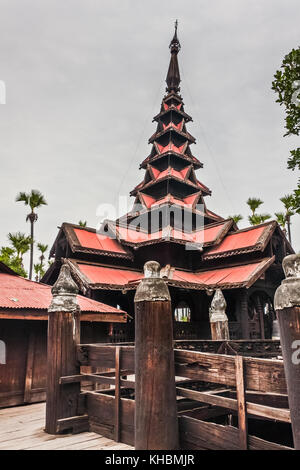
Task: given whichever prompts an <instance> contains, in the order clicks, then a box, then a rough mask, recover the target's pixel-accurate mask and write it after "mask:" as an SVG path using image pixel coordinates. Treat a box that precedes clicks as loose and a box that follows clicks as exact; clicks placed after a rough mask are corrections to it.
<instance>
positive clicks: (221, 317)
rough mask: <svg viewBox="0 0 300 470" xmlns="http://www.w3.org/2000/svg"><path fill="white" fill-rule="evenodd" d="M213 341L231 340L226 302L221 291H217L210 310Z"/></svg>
mask: <svg viewBox="0 0 300 470" xmlns="http://www.w3.org/2000/svg"><path fill="white" fill-rule="evenodd" d="M209 321H210V329H211V339H218V340H220V339H230V336H229V328H228V318H227V315H226V300H225V297H224V295H223V293H222V291H221V289H216V291H215V294H214V296H213V299H212V301H211V306H210V309H209Z"/></svg>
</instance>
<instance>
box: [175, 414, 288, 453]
mask: <svg viewBox="0 0 300 470" xmlns="http://www.w3.org/2000/svg"><path fill="white" fill-rule="evenodd" d="M178 420H179V431H180V440H181V448H182V449H189V450H192V449H195V450H197V449H199V450H240V440H239V432H238V429H236V428H233V427H232V426H222V425H220V424H215V423H207V422H205V421H200V420H198V419H195V418H191V417H190V416H180V417H179V419H178ZM248 440H249V449H250V450H293V449H291V448H289V447H286V446H283V445H281V444H276V443H274V442H268V441H265V440H263V439H260V438H258V437H256V436H248Z"/></svg>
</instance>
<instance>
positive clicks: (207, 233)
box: [112, 220, 232, 245]
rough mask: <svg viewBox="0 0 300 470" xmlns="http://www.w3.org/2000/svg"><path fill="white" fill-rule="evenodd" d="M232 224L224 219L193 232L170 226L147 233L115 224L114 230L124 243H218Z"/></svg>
mask: <svg viewBox="0 0 300 470" xmlns="http://www.w3.org/2000/svg"><path fill="white" fill-rule="evenodd" d="M231 226H232V221H231V220H226V221H223V222H222V223H219V224H213V225H207V226H205V227H204V228H201V229H199V230H194V231H193V232H190V233H189V232H183V231H181V230H178V229H175V228H173V227H169V228H167V229H166V230H163V231H162V230H159V231H157V232H154V233H147V232H144V231H137V230H134V229H133V228H130V226H129V227H122V226H118V227H116V226H114V228H112V230H116V233H117V236H118V238H119V239H120V240H121V241H122V242H124V243H133V244H138V243H147V242H149V243H151V242H153V241H159V240H161V241H164V240H165V239H170V240H173V241H175V242H183V243H185V242H188V243H197V244H205V245H208V244H209V245H210V244H212V243H218V242H219V240H220V239H221V237H223V236H224V234H225V233H226V232H227V231H228V230H229V229H230V227H231Z"/></svg>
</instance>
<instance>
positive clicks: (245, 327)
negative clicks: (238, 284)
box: [240, 289, 250, 339]
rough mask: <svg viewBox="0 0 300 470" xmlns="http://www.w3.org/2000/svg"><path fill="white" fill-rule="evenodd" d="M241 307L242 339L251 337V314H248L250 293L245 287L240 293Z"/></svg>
mask: <svg viewBox="0 0 300 470" xmlns="http://www.w3.org/2000/svg"><path fill="white" fill-rule="evenodd" d="M240 308H241V316H240V319H241V328H242V339H249V338H250V331H249V316H248V293H247V290H246V289H243V290H242V291H241V293H240Z"/></svg>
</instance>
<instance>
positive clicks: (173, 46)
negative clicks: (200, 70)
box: [169, 20, 181, 54]
mask: <svg viewBox="0 0 300 470" xmlns="http://www.w3.org/2000/svg"><path fill="white" fill-rule="evenodd" d="M177 28H178V20H176V21H175V32H174V36H173V39H172V41H171V42H170V46H169V47H170V50H171V53H172V52H175V53H176V54H178V52H179V51H180V48H181V46H180V42H179V40H178V37H177Z"/></svg>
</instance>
